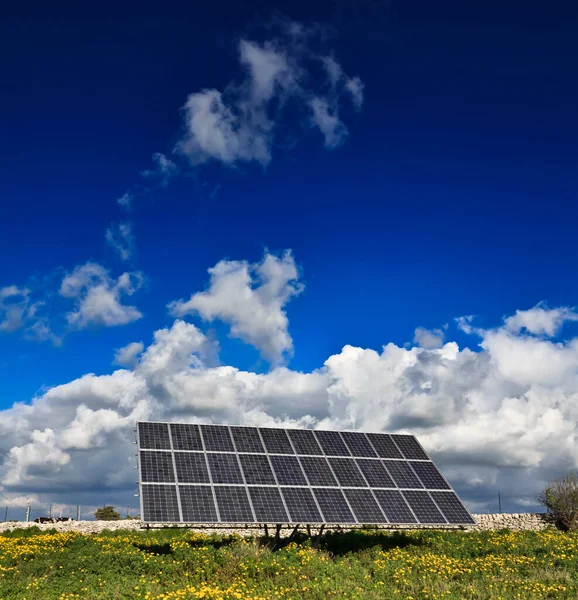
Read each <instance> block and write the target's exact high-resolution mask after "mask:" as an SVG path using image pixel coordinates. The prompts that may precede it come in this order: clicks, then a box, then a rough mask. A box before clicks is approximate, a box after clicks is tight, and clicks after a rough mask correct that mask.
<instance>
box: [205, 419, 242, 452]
mask: <svg viewBox="0 0 578 600" xmlns="http://www.w3.org/2000/svg"><path fill="white" fill-rule="evenodd" d="M201 433H202V434H203V441H204V442H205V450H206V451H207V452H234V450H235V448H234V447H233V441H232V440H231V436H230V435H229V428H228V427H224V426H223V425H201Z"/></svg>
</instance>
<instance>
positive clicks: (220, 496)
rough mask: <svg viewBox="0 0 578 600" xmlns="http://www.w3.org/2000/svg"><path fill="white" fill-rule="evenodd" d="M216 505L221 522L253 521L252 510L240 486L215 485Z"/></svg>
mask: <svg viewBox="0 0 578 600" xmlns="http://www.w3.org/2000/svg"><path fill="white" fill-rule="evenodd" d="M214 490H215V496H216V498H217V506H218V507H219V514H220V515H221V521H222V522H223V523H254V522H255V519H254V517H253V512H252V511H251V505H250V504H249V498H248V497H247V488H245V487H242V486H228V485H217V486H215V487H214Z"/></svg>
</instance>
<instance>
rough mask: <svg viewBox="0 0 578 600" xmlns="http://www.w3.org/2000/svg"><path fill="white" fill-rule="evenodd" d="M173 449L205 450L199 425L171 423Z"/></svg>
mask: <svg viewBox="0 0 578 600" xmlns="http://www.w3.org/2000/svg"><path fill="white" fill-rule="evenodd" d="M171 437H172V438H173V450H199V451H202V450H203V442H202V441H201V434H200V433H199V426H198V425H183V424H182V423H171Z"/></svg>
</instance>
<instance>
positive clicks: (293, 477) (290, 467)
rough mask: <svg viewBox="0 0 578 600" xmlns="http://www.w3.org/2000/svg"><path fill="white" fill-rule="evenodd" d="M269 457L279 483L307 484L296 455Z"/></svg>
mask: <svg viewBox="0 0 578 600" xmlns="http://www.w3.org/2000/svg"><path fill="white" fill-rule="evenodd" d="M269 458H270V459H271V464H272V465H273V471H275V475H276V476H277V481H278V482H279V485H307V480H306V479H305V475H303V471H302V470H301V467H300V466H299V462H298V461H297V457H296V456H275V455H270V456H269Z"/></svg>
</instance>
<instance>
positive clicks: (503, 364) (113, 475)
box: [0, 259, 578, 510]
mask: <svg viewBox="0 0 578 600" xmlns="http://www.w3.org/2000/svg"><path fill="white" fill-rule="evenodd" d="M219 264H221V263H219ZM223 264H224V265H225V266H227V265H228V266H229V267H231V265H230V264H229V263H223ZM235 264H236V268H232V267H231V270H232V272H233V273H236V272H241V273H245V278H244V279H242V280H243V281H245V284H244V285H240V286H237V287H235V286H233V287H232V288H230V289H231V290H232V291H234V292H235V293H237V292H238V291H239V290H240V294H239V297H242V296H243V295H246V296H247V298H251V293H250V292H252V291H253V288H252V287H251V285H250V281H251V277H250V275H249V276H247V273H250V272H251V270H252V269H254V268H255V267H254V266H251V265H246V264H244V263H235ZM265 264H267V260H265V261H263V263H261V264H260V267H263V266H264V265H265ZM215 268H216V267H215ZM287 268H288V266H287V265H284V264H283V261H282V260H281V259H275V260H272V259H271V260H270V262H269V266H268V269H269V270H270V271H274V272H276V271H280V272H282V271H284V270H285V269H287ZM265 280H266V281H269V285H270V286H271V289H270V295H271V297H273V298H276V297H278V296H279V291H278V290H279V289H284V288H285V286H286V281H287V278H284V277H274V278H271V277H269V278H268V279H267V278H265ZM272 281H274V282H276V283H275V284H273V283H272ZM284 282H285V283H284ZM217 289H218V286H215V285H214V282H212V283H211V286H210V288H209V290H208V291H207V292H204V294H205V295H206V297H207V298H212V297H213V295H216V296H217V297H220V294H219V293H217ZM211 302H213V301H212V300H211V301H210V302H209V305H210V306H213V305H212V304H211ZM251 302H254V301H251V300H250V301H249V304H251ZM216 305H217V306H218V311H217V309H215V311H216V312H219V313H220V312H222V311H223V310H224V309H223V308H222V307H221V306H220V305H219V304H218V303H216ZM254 306H255V307H258V308H259V310H262V309H263V305H262V304H261V303H259V302H257V303H255V304H254ZM278 306H279V305H278V304H273V308H272V310H273V312H274V313H275V312H276V311H277V310H278ZM544 310H547V309H544ZM552 310H554V311H559V310H564V309H552ZM557 314H559V313H558V312H556V313H553V314H552V315H549V317H551V318H552V319H556V318H558V317H556V315H557ZM565 314H566V315H567V318H568V319H570V320H571V319H572V317H571V315H570V313H565ZM526 318H527V317H524V319H526ZM562 320H564V319H562ZM510 323H511V322H510V321H508V320H507V319H506V320H505V322H504V324H503V325H502V326H500V327H496V328H493V329H487V330H477V332H478V334H479V335H480V336H481V340H480V341H481V345H480V350H479V351H477V352H474V351H471V350H469V349H467V348H466V349H463V350H460V349H459V347H458V346H457V344H456V343H455V342H451V341H450V342H448V343H445V344H444V345H443V346H442V347H441V348H433V349H428V348H418V347H413V348H400V347H397V346H395V345H394V344H387V345H386V346H384V347H383V349H382V350H381V351H380V352H376V351H375V350H370V349H364V348H356V347H352V346H345V347H344V348H343V349H342V350H341V352H339V353H337V354H334V355H333V356H330V357H329V358H328V359H327V360H326V361H325V363H324V365H320V368H319V369H317V370H315V371H312V372H311V373H300V372H297V371H292V370H290V369H288V368H286V367H277V368H273V369H272V370H271V371H270V372H269V373H266V374H256V373H251V372H245V371H240V370H238V369H235V368H233V367H230V366H216V367H211V366H208V364H207V362H206V357H207V356H209V355H210V354H211V349H210V345H211V342H210V341H209V340H208V339H207V337H206V336H205V335H204V334H203V333H202V332H201V331H199V329H197V328H196V327H195V326H194V325H191V324H187V323H185V322H183V321H181V320H177V321H175V323H174V324H173V326H172V327H170V328H167V329H161V330H159V331H157V332H156V333H155V335H154V341H153V343H152V344H151V345H149V347H148V348H146V349H145V350H144V352H143V353H142V356H141V359H140V360H139V361H138V363H137V364H136V366H135V367H134V369H133V370H130V371H129V370H124V369H120V370H117V371H115V372H113V373H112V374H110V375H102V376H95V375H92V374H87V375H84V376H83V377H81V378H79V379H76V380H74V381H71V382H70V383H66V384H64V385H60V386H56V387H54V388H52V389H50V390H48V391H46V392H44V393H43V394H41V395H39V396H38V397H36V398H34V399H33V400H32V401H31V402H30V403H17V404H15V405H14V406H13V407H12V408H9V409H6V410H3V411H0V451H1V452H4V453H7V454H8V456H9V457H8V458H7V459H6V461H5V462H3V463H1V464H0V486H4V487H3V488H0V489H3V491H4V492H5V493H9V494H15V495H16V494H18V495H21V496H23V495H25V494H28V495H29V496H32V497H34V498H35V502H45V503H47V502H49V501H55V502H61V503H65V504H66V503H68V504H77V503H81V504H82V503H87V502H88V501H89V500H88V499H87V498H86V497H85V496H83V494H85V492H84V490H86V489H87V488H89V489H90V490H92V491H91V492H90V502H92V503H93V504H97V503H98V502H99V501H106V502H107V503H110V502H112V503H115V502H116V503H117V504H118V505H120V504H122V503H128V502H130V499H131V498H132V494H134V492H135V489H136V488H135V483H134V482H135V477H134V475H135V471H134V469H133V465H134V457H133V455H134V446H133V445H132V444H131V442H132V440H133V432H132V429H133V428H134V424H135V421H136V420H138V419H151V420H153V419H154V420H176V421H185V422H186V421H202V422H211V421H212V422H228V423H232V424H235V423H244V424H252V425H265V424H267V425H271V424H278V425H287V426H310V427H323V428H328V427H335V428H354V429H362V430H370V431H380V430H381V431H392V432H396V431H411V432H413V433H415V434H416V435H417V436H418V437H419V439H420V440H421V441H422V443H423V444H424V446H425V447H426V448H427V449H428V450H429V451H430V452H431V453H432V454H433V456H434V458H435V459H436V460H437V462H438V463H439V464H440V465H441V467H442V469H443V472H444V474H446V475H447V477H448V478H449V479H450V481H451V482H452V483H453V484H454V485H455V486H456V487H457V488H458V490H459V491H460V492H461V493H462V494H463V496H464V497H465V499H466V500H467V501H468V503H469V504H470V506H471V507H472V508H476V509H477V510H484V509H485V507H487V506H492V507H493V505H494V504H495V497H496V493H497V491H500V492H501V494H502V498H503V499H504V502H507V503H508V505H507V506H508V509H510V510H516V509H520V510H521V509H523V508H524V507H527V506H529V505H532V503H533V501H534V499H535V497H536V494H537V492H538V491H539V489H540V486H541V485H542V483H543V482H544V481H547V480H549V479H550V478H552V477H555V476H557V475H558V474H562V473H564V472H567V471H569V470H571V469H576V468H577V467H578V435H577V434H578V429H577V425H576V424H577V422H578V338H575V339H570V340H568V341H566V342H563V343H558V342H556V341H555V340H553V339H550V338H547V337H540V338H538V337H534V336H529V335H526V334H522V333H520V332H519V331H518V332H516V331H512V330H511V328H512V326H511V325H510ZM543 329H544V327H541V328H539V331H540V332H542V331H543ZM551 331H553V330H551ZM88 453H89V455H90V460H91V468H90V469H87V468H86V460H87V456H88ZM99 490H100V491H99ZM490 503H491V504H490Z"/></svg>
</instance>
